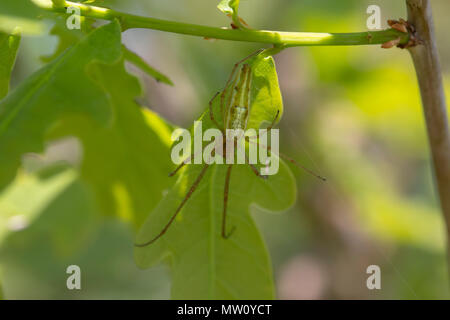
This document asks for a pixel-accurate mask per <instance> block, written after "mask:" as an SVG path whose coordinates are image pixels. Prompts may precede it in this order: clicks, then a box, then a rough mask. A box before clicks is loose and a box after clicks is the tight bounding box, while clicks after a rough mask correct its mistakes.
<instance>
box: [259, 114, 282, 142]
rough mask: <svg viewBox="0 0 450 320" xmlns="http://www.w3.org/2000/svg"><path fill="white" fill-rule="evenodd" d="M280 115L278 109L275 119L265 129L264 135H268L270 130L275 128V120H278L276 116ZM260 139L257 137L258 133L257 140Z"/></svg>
mask: <svg viewBox="0 0 450 320" xmlns="http://www.w3.org/2000/svg"><path fill="white" fill-rule="evenodd" d="M279 115H280V109H278V110H277V114H276V115H275V118H274V119H273V120H272V123H271V124H270V126H268V127H267V128H266V130H267V131H266V134H268V133H269V131H270V130H272V128H273V127H274V126H275V123H276V122H277V120H278V116H279ZM259 138H260V135H259V133H258V139H259Z"/></svg>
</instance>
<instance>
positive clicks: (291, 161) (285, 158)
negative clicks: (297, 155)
mask: <svg viewBox="0 0 450 320" xmlns="http://www.w3.org/2000/svg"><path fill="white" fill-rule="evenodd" d="M247 141H248V142H249V143H252V144H257V145H258V148H266V149H267V150H269V151H270V152H272V150H271V147H270V146H266V145H264V144H262V143H260V142H259V141H258V142H254V141H250V139H247ZM274 154H276V155H277V156H278V157H280V158H282V159H284V160H286V161H289V162H290V163H292V164H293V165H295V166H297V167H299V168H300V169H303V170H305V171H306V172H308V173H309V174H311V175H313V176H314V177H316V178H318V179H320V180H322V181H327V179H326V178H324V177H322V176H320V175H318V174H317V173H315V172H313V171H312V170H310V169H308V168H306V167H305V166H303V165H301V164H300V163H298V162H297V161H296V160H294V159H292V158H291V157H289V156H287V155H285V154H284V153H281V152H278V153H276V152H274Z"/></svg>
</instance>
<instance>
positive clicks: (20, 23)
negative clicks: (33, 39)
mask: <svg viewBox="0 0 450 320" xmlns="http://www.w3.org/2000/svg"><path fill="white" fill-rule="evenodd" d="M34 1H41V2H46V0H34ZM42 12H43V11H42V10H41V9H40V8H38V7H37V6H36V5H35V4H34V3H33V0H2V1H1V2H0V31H3V32H6V33H12V32H13V31H15V30H17V28H18V29H19V30H20V32H21V33H23V34H40V33H42V32H43V31H44V24H43V22H42V21H41V20H39V15H40V14H42Z"/></svg>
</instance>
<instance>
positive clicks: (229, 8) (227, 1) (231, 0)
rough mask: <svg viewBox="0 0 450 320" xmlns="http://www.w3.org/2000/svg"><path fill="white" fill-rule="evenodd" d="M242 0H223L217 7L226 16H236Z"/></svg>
mask: <svg viewBox="0 0 450 320" xmlns="http://www.w3.org/2000/svg"><path fill="white" fill-rule="evenodd" d="M239 1H240V0H222V1H220V3H219V4H218V5H217V8H219V10H220V11H222V12H223V13H226V14H230V15H234V14H236V15H237V13H238V9H239Z"/></svg>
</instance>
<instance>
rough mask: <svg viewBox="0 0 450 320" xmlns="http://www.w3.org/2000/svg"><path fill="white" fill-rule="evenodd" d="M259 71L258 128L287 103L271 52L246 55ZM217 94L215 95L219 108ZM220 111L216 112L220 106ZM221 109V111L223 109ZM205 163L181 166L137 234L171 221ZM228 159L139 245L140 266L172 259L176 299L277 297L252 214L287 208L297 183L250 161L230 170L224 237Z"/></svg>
mask: <svg viewBox="0 0 450 320" xmlns="http://www.w3.org/2000/svg"><path fill="white" fill-rule="evenodd" d="M247 63H249V64H250V65H251V66H252V70H253V72H254V75H255V78H254V79H255V82H254V90H253V91H254V92H253V93H252V96H253V97H254V100H252V101H253V103H252V105H251V112H250V115H251V116H250V123H251V124H252V126H254V127H259V125H261V124H263V123H264V122H272V120H273V117H274V115H275V114H276V110H279V109H282V104H281V94H280V92H279V87H278V80H277V78H276V71H275V67H274V64H273V60H272V58H271V57H263V56H258V57H257V58H255V59H252V60H250V61H248V62H247ZM219 103H220V98H216V100H215V101H214V108H215V109H214V110H219V109H216V108H219V107H220V106H219ZM216 114H218V115H219V113H218V112H216ZM219 116H220V115H219ZM200 120H202V126H203V128H204V129H206V128H210V127H213V124H212V122H211V120H210V117H209V114H208V109H207V111H205V113H204V114H203V116H202V117H201V119H200ZM200 170H201V165H189V166H188V167H187V168H186V169H185V170H183V171H181V173H180V175H179V177H178V179H177V182H176V184H175V185H174V186H173V187H172V188H171V190H170V192H169V193H168V194H167V195H166V196H165V197H164V199H163V200H162V201H161V202H160V203H159V204H158V206H157V207H156V208H155V210H153V211H152V213H151V214H150V215H149V216H148V218H147V220H146V222H145V223H144V225H143V226H142V228H141V230H140V232H139V234H138V236H137V238H136V242H137V243H144V242H146V241H148V240H150V239H152V238H153V237H155V236H156V235H157V234H158V233H159V232H160V231H161V230H162V229H163V227H164V226H165V224H166V223H167V222H168V221H169V219H170V217H171V216H172V215H173V214H174V212H175V210H176V208H177V207H178V205H179V204H180V203H181V201H182V200H183V198H184V196H185V195H186V193H187V191H188V190H189V188H190V186H191V185H192V184H193V182H194V181H195V180H196V178H197V176H198V175H199V172H200ZM226 170H227V166H226V165H212V166H211V167H210V168H208V171H207V173H206V175H205V176H204V178H203V181H202V182H201V183H200V184H199V186H198V188H197V190H196V191H195V192H194V194H193V195H192V197H191V198H190V199H189V200H188V201H187V203H186V205H185V207H184V208H183V210H182V211H181V212H180V214H179V216H178V217H177V219H176V220H175V222H174V223H173V225H172V226H171V227H170V228H169V229H168V231H167V232H166V234H165V235H163V237H161V238H160V239H158V240H157V241H156V242H154V243H153V244H151V245H149V246H146V247H137V248H135V260H136V263H137V265H138V266H139V267H141V268H148V267H150V266H154V265H156V264H157V263H159V262H161V261H165V262H167V263H169V264H170V266H171V271H172V280H173V283H172V297H173V298H174V299H272V298H273V297H274V287H273V280H272V269H271V264H270V259H269V255H268V253H267V250H266V247H265V245H264V242H263V240H262V238H261V235H260V233H259V231H258V229H257V227H256V225H255V223H254V221H253V219H252V218H251V216H250V213H251V208H254V207H259V208H260V209H264V210H267V211H283V210H286V209H288V208H289V207H290V206H292V205H293V203H294V202H295V196H296V186H295V180H294V177H293V175H292V173H291V171H290V170H289V168H288V167H287V166H286V165H285V164H284V163H283V162H282V161H280V170H279V172H278V173H277V174H276V175H274V176H270V177H269V179H267V180H263V179H261V178H258V177H256V176H255V174H254V173H253V172H252V170H251V169H250V168H249V167H248V166H246V165H234V166H233V169H232V175H231V182H230V193H229V202H228V222H227V225H228V230H229V229H230V228H231V227H232V226H236V231H235V232H234V233H233V234H232V236H231V237H230V238H229V239H227V240H225V239H223V238H222V236H221V224H222V210H223V197H224V183H225V172H226Z"/></svg>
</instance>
